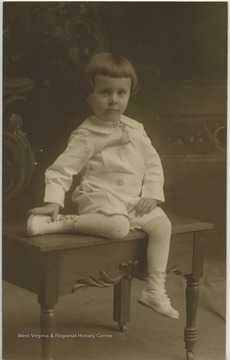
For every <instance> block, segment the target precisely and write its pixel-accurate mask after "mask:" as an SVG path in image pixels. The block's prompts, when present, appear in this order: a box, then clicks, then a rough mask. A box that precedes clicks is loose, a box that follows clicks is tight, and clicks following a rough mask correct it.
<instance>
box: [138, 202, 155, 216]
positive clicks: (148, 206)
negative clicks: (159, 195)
mask: <svg viewBox="0 0 230 360" xmlns="http://www.w3.org/2000/svg"><path fill="white" fill-rule="evenodd" d="M156 206H157V201H156V200H154V199H149V198H142V199H141V200H140V201H139V203H138V204H137V205H136V207H135V211H136V216H143V215H145V214H149V213H150V212H151V211H152V210H153V209H155V208H156Z"/></svg>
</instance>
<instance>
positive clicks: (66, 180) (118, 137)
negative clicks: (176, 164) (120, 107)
mask: <svg viewBox="0 0 230 360" xmlns="http://www.w3.org/2000/svg"><path fill="white" fill-rule="evenodd" d="M79 173H80V174H81V182H80V185H79V186H78V187H77V188H76V189H75V190H74V192H73V195H72V199H73V201H74V202H76V203H77V204H78V205H79V207H80V211H79V213H86V212H94V211H99V212H100V211H101V212H104V213H106V214H112V213H125V212H126V210H125V209H128V211H130V209H131V208H133V207H134V206H135V205H136V204H137V202H138V201H139V200H140V198H141V197H146V198H152V199H155V200H157V201H158V202H163V201H164V193H163V183H164V176H163V170H162V166H161V161H160V158H159V155H158V154H157V152H156V150H155V149H154V148H153V146H152V144H151V141H150V139H149V138H148V137H147V135H146V132H145V130H144V128H143V125H142V124H140V123H139V122H137V121H135V120H132V119H130V118H128V117H126V116H122V117H121V121H120V122H119V123H111V122H105V121H102V120H100V119H98V118H97V117H95V116H91V117H89V118H87V119H86V120H85V121H84V122H83V123H82V124H81V125H80V126H79V127H78V128H77V129H76V130H74V131H73V132H72V134H71V136H70V139H69V142H68V145H67V148H66V150H65V151H64V152H63V153H62V154H61V155H60V156H59V157H58V158H57V160H56V161H55V162H54V163H53V164H52V165H51V166H50V167H49V168H48V169H47V171H46V173H45V181H46V189H45V197H44V202H46V203H50V202H52V203H58V204H59V205H60V206H61V207H64V199H65V193H66V192H67V191H68V190H69V189H70V186H71V184H72V178H73V175H76V174H79ZM121 203H122V204H121ZM119 204H120V205H119ZM103 208H104V209H103Z"/></svg>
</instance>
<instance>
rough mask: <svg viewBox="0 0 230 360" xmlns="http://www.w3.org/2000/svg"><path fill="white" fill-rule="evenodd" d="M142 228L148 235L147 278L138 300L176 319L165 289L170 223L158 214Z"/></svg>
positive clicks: (176, 316)
mask: <svg viewBox="0 0 230 360" xmlns="http://www.w3.org/2000/svg"><path fill="white" fill-rule="evenodd" d="M143 230H144V231H145V232H146V233H147V234H148V235H149V242H148V247H147V264H148V279H147V284H146V287H145V288H144V290H143V291H142V295H141V297H140V299H139V302H140V303H141V304H142V305H145V306H148V307H150V308H152V309H153V310H155V311H156V312H158V313H160V314H162V315H165V316H169V317H171V318H173V319H178V318H179V313H178V312H177V311H176V310H175V309H173V307H172V306H171V304H170V300H169V298H168V296H167V294H166V290H165V278H166V273H165V271H166V266H167V262H168V254H169V246H170V238H171V223H170V221H169V219H168V218H167V216H159V217H157V218H155V219H153V220H150V221H149V222H148V223H147V224H145V225H144V227H143Z"/></svg>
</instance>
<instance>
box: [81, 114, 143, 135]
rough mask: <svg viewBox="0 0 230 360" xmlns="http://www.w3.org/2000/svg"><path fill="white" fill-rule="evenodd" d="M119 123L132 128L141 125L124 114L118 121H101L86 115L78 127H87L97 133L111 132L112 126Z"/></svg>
mask: <svg viewBox="0 0 230 360" xmlns="http://www.w3.org/2000/svg"><path fill="white" fill-rule="evenodd" d="M120 123H121V124H122V123H123V124H125V125H127V126H128V127H130V128H132V129H137V128H138V127H140V126H141V124H140V123H139V122H138V121H136V120H133V119H131V118H129V117H127V116H125V115H122V116H121V121H120V122H119V123H113V122H109V121H108V122H107V121H103V120H101V119H99V118H98V117H96V116H94V115H93V116H90V117H88V118H87V119H86V120H85V121H83V123H82V124H81V125H80V126H79V127H78V128H79V129H88V130H91V131H93V132H97V133H103V134H111V133H112V131H113V129H114V127H115V126H116V125H119V124H120Z"/></svg>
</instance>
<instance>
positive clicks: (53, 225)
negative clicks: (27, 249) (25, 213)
mask: <svg viewBox="0 0 230 360" xmlns="http://www.w3.org/2000/svg"><path fill="white" fill-rule="evenodd" d="M76 225H77V215H60V214H59V215H58V216H57V218H56V219H55V220H52V218H51V216H48V215H34V214H32V215H30V217H29V218H28V220H27V234H28V235H29V236H34V235H42V234H55V233H65V232H68V233H69V232H77V229H76Z"/></svg>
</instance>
